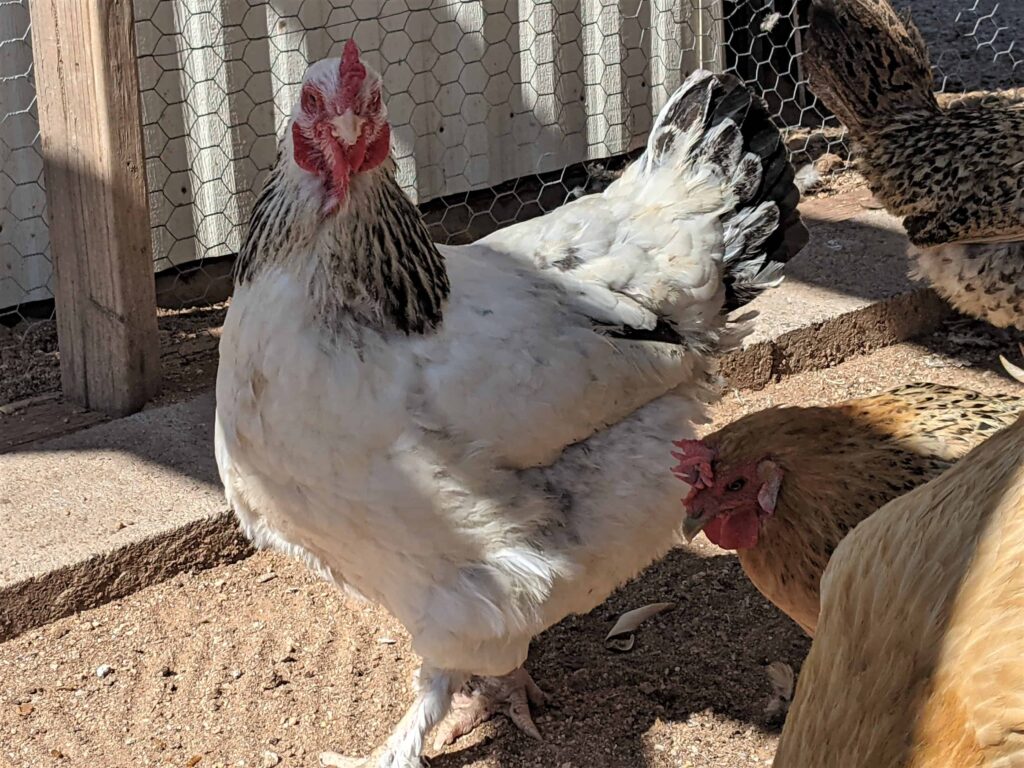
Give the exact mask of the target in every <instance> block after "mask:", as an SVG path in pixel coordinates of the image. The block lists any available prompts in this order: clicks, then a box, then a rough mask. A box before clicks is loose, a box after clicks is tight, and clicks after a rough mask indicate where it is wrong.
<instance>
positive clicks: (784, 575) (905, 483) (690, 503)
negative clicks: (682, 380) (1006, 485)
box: [676, 384, 1024, 636]
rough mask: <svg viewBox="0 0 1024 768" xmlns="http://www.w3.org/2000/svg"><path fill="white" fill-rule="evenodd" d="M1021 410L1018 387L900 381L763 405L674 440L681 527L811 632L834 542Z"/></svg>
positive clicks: (1022, 402) (1023, 403)
mask: <svg viewBox="0 0 1024 768" xmlns="http://www.w3.org/2000/svg"><path fill="white" fill-rule="evenodd" d="M1020 413H1024V399H1021V398H1018V397H1012V396H1008V395H982V394H979V393H977V392H973V391H971V390H968V389H960V388H957V387H947V386H942V385H939V384H909V385H906V386H902V387H899V388H897V389H893V390H890V391H888V392H883V393H881V394H877V395H873V396H871V397H865V398H862V399H858V400H850V401H848V402H845V403H840V404H838V405H834V406H829V407H817V408H798V407H790V408H769V409H767V410H763V411H760V412H758V413H753V414H750V415H749V416H744V417H743V418H741V419H738V420H737V421H735V422H733V423H732V424H729V425H727V426H725V427H723V428H722V429H720V430H718V431H717V432H715V433H713V434H711V435H709V436H708V437H706V438H704V439H703V440H683V441H680V442H679V443H678V446H679V453H678V454H677V457H678V458H679V459H680V466H679V467H678V468H677V470H676V471H677V473H678V474H679V475H680V476H681V477H682V479H684V480H687V481H692V490H691V492H690V495H689V496H688V497H687V498H686V501H685V504H686V506H687V519H686V521H685V523H684V526H683V527H684V532H685V534H686V536H687V537H688V538H690V539H692V538H693V537H694V536H696V535H697V533H698V532H699V531H701V530H703V531H704V533H705V535H706V536H707V537H708V538H709V539H710V540H711V541H712V542H713V543H715V544H717V545H719V546H721V547H724V548H726V549H735V550H736V551H737V555H738V557H739V560H740V563H741V564H742V566H743V570H744V572H745V573H746V574H747V576H748V577H749V578H750V580H751V582H753V584H754V586H756V587H757V588H758V589H759V590H760V591H761V593H762V594H763V595H764V596H765V597H767V598H768V599H769V600H771V601H772V602H773V603H775V605H777V606H778V607H779V608H780V609H781V610H782V611H784V612H785V613H786V614H787V615H789V616H790V618H792V619H793V620H794V621H795V622H796V623H797V624H799V625H800V626H801V627H802V628H803V629H804V631H805V632H807V634H809V635H812V636H813V635H814V633H815V628H816V626H817V623H818V607H819V595H818V590H819V584H820V581H821V575H822V573H823V572H824V570H825V567H826V565H828V561H829V558H830V557H831V555H832V553H833V551H835V548H836V547H837V546H838V545H839V543H840V542H841V541H842V540H843V538H844V537H845V536H846V535H847V534H848V533H849V532H850V531H851V530H853V528H854V527H855V526H856V525H857V524H859V523H860V522H861V521H862V520H864V519H865V518H867V517H868V516H870V515H871V514H873V513H874V512H875V511H876V510H877V509H878V508H879V507H881V506H882V505H883V504H885V503H886V502H888V501H889V500H891V499H893V498H896V497H897V496H900V495H902V494H904V493H907V492H908V491H910V490H912V489H914V488H916V487H917V486H919V485H922V484H923V483H925V482H927V481H929V480H931V479H932V478H935V477H937V476H939V475H940V474H942V473H943V472H944V471H945V470H946V469H948V468H949V467H950V466H951V465H952V464H953V463H955V462H956V461H957V460H958V459H959V458H961V457H962V456H964V455H965V454H967V452H968V451H970V450H971V449H972V448H973V447H974V446H976V445H978V444H979V443H980V442H982V441H983V440H984V439H986V438H987V437H989V436H990V435H992V434H994V433H996V432H997V431H999V430H1000V429H1003V428H1004V427H1006V426H1008V425H1010V424H1012V423H1013V422H1014V421H1016V419H1017V415H1018V414H1020Z"/></svg>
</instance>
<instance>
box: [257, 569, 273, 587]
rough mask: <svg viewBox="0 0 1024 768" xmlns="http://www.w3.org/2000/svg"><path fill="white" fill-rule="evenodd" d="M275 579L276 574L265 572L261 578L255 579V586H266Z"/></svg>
mask: <svg viewBox="0 0 1024 768" xmlns="http://www.w3.org/2000/svg"><path fill="white" fill-rule="evenodd" d="M276 578H277V574H276V573H274V572H273V571H267V572H266V573H264V574H263V575H262V576H259V577H258V578H257V579H256V583H257V584H266V583H267V582H268V581H273V580H274V579H276Z"/></svg>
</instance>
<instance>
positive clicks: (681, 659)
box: [0, 545, 807, 768]
mask: <svg viewBox="0 0 1024 768" xmlns="http://www.w3.org/2000/svg"><path fill="white" fill-rule="evenodd" d="M716 552H717V551H713V548H712V547H710V546H709V545H703V546H701V547H697V548H695V549H693V550H683V549H680V550H678V551H675V552H673V553H672V554H671V555H670V556H669V557H668V558H667V559H666V560H664V561H663V562H662V563H660V564H659V565H657V566H656V567H654V568H652V569H651V570H650V571H649V572H648V573H647V574H646V575H645V576H644V577H643V579H642V580H638V581H636V582H634V583H633V584H631V585H629V586H627V587H626V588H624V589H622V590H620V591H619V592H617V593H616V594H615V595H614V596H613V597H612V598H611V599H610V600H609V601H608V602H607V603H606V604H605V605H603V606H601V607H600V608H598V609H597V610H595V611H594V612H593V613H591V614H590V615H588V616H586V617H579V618H571V619H568V620H566V621H564V622H562V623H561V624H559V625H558V626H557V627H555V628H553V629H552V630H550V631H549V632H546V633H545V634H544V635H542V636H540V637H539V638H537V640H536V641H535V643H534V646H533V649H532V651H531V654H530V661H529V662H528V667H529V668H530V670H531V672H532V673H533V675H534V677H535V678H536V679H537V680H538V681H539V683H540V684H541V685H542V686H543V687H544V688H545V689H546V690H547V691H548V692H549V693H551V694H553V697H554V698H553V701H552V703H551V704H550V705H549V706H548V707H547V708H546V709H545V710H544V711H543V713H541V714H540V717H539V718H538V724H539V727H540V728H541V730H542V731H543V733H544V736H545V738H546V742H545V743H543V744H537V743H534V742H532V741H531V740H529V739H528V738H526V737H524V736H521V735H520V734H519V733H518V732H514V731H513V730H512V729H511V728H510V727H509V725H508V724H507V723H506V722H504V721H503V720H497V721H495V722H493V723H491V724H488V725H487V726H485V727H484V728H483V729H481V730H480V731H478V732H477V733H476V734H473V735H472V736H469V737H466V738H465V739H463V740H462V741H461V742H459V743H457V744H455V745H454V746H453V747H452V748H451V749H450V750H449V751H448V753H447V754H445V755H443V756H442V757H440V758H438V759H436V760H435V761H433V765H434V766H435V767H436V768H456V766H467V767H468V766H478V767H479V768H484V767H486V768H497V766H509V767H511V766H554V767H555V768H564V766H567V765H568V766H575V767H576V768H582V767H583V766H608V767H609V768H616V767H618V766H622V768H626V767H627V766H629V768H637V766H652V768H653V767H657V768H660V767H662V766H665V767H666V768H667V766H694V768H696V767H697V766H707V767H708V768H718V767H721V768H726V767H727V766H728V767H729V768H734V767H735V766H741V765H765V764H768V763H769V762H770V760H771V756H772V754H773V753H774V744H775V728H776V726H775V725H773V724H772V723H770V722H769V721H768V717H767V716H766V715H765V714H764V706H765V703H766V701H767V699H768V696H769V693H770V685H769V683H768V680H767V678H766V676H765V674H764V671H763V668H764V666H765V665H766V664H767V663H768V662H770V661H775V660H781V661H785V662H787V663H790V664H793V665H798V664H799V663H800V660H801V659H802V658H803V656H804V654H805V653H806V650H807V641H806V640H805V639H804V638H802V636H801V634H800V632H799V630H798V629H797V628H796V627H795V626H794V625H792V624H791V623H790V622H789V620H788V619H786V618H785V617H784V616H782V615H781V614H779V613H778V612H777V611H776V610H775V609H774V608H773V607H772V606H770V605H769V604H767V603H766V602H765V601H764V600H763V599H762V598H761V597H760V595H759V594H758V593H757V592H755V591H754V590H753V588H751V587H750V586H749V584H748V582H747V581H746V579H745V578H743V576H742V573H741V571H740V568H739V566H738V564H737V563H736V561H735V559H734V558H732V557H730V556H725V555H721V554H717V553H716ZM269 574H274V575H273V576H272V577H271V576H270V575H269ZM661 600H672V601H675V602H677V606H678V607H677V608H676V609H675V610H674V611H671V612H669V613H666V614H662V615H660V616H658V617H656V618H655V619H652V620H650V621H649V622H648V623H647V624H645V625H644V626H643V627H642V629H641V631H640V633H639V636H638V639H637V644H636V646H635V648H634V649H633V651H631V652H630V653H628V654H616V653H613V652H610V651H607V650H605V648H604V644H603V637H604V635H605V634H606V633H607V631H608V629H609V628H610V627H611V625H612V623H613V622H614V620H615V618H616V617H617V615H618V614H619V613H620V612H622V611H624V610H628V609H630V608H635V607H637V606H639V605H642V604H644V603H647V602H653V601H661ZM415 666H416V659H415V657H414V656H413V654H412V653H411V651H410V650H409V646H408V640H407V637H406V635H405V634H404V632H403V630H402V629H401V627H400V626H399V625H398V624H397V623H396V622H395V621H394V620H393V619H392V618H391V617H390V616H388V615H387V614H385V613H384V612H382V611H380V610H378V609H376V608H373V607H371V606H368V605H365V604H360V603H357V602H355V601H353V600H351V599H347V598H345V597H343V596H342V595H341V594H340V593H339V592H338V591H337V590H336V589H334V588H332V587H331V586H329V585H327V584H325V583H323V582H321V581H319V580H316V579H315V578H313V577H312V576H310V575H309V574H308V573H307V572H306V570H305V569H304V568H303V567H302V566H299V565H297V564H295V563H293V562H291V561H288V560H286V559H284V558H282V557H278V556H275V555H269V554H260V555H257V556H255V557H253V558H251V559H249V560H247V561H245V562H243V563H240V564H237V565H234V566H227V567H223V568H216V569H213V570H210V571H206V572H203V573H200V574H195V575H187V576H181V577H177V578H175V579H173V580H171V581H169V582H166V583H164V584H161V585H158V586H156V587H152V588H149V589H146V590H143V591H141V592H139V593H137V594H136V595H133V596H132V597H129V598H126V599H124V600H120V601H117V602H115V603H111V604H109V605H107V606H104V607H102V608H99V609H96V610H93V611H88V612H86V613H83V614H80V615H79V616H76V617H73V618H69V619H65V620H62V621H58V622H56V623H54V624H52V625H49V626H47V627H45V628H44V629H41V630H39V631H34V632H30V633H28V634H26V635H23V636H22V637H20V638H17V639H15V640H12V641H10V642H8V643H6V644H4V645H2V646H0V678H2V679H3V681H4V684H3V686H2V690H0V732H2V733H3V734H4V737H3V739H2V744H3V746H2V751H0V756H2V757H4V758H7V759H9V760H11V761H12V762H13V764H14V765H15V766H18V767H19V768H20V767H21V766H33V768H36V767H38V766H51V765H52V766H97V765H103V766H109V767H110V768H114V767H115V766H139V765H155V766H195V765H198V766H217V765H220V766H223V767H225V768H226V766H241V765H246V766H260V765H263V764H264V763H263V760H264V759H266V760H267V761H268V762H272V761H273V758H272V757H270V756H267V755H265V753H268V752H272V753H274V755H276V756H277V757H278V758H280V760H281V762H280V765H282V766H315V765H316V764H317V758H316V756H317V754H318V752H319V751H320V750H323V749H328V748H330V749H335V750H342V751H348V752H354V753H361V752H364V751H366V750H369V749H370V748H371V747H373V746H374V745H375V744H376V743H377V742H378V741H380V740H382V739H383V738H384V737H385V736H386V734H387V733H388V730H389V728H390V727H391V726H392V725H393V724H394V723H395V722H396V721H397V720H398V718H399V717H400V716H401V713H402V709H403V707H404V706H405V705H406V704H408V702H409V700H410V699H409V697H410V680H411V675H412V672H413V670H414V668H415ZM101 675H102V676H101Z"/></svg>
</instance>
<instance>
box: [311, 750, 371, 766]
mask: <svg viewBox="0 0 1024 768" xmlns="http://www.w3.org/2000/svg"><path fill="white" fill-rule="evenodd" d="M320 765H321V766H323V768H364V766H366V765H367V758H365V757H346V756H345V755H339V754H338V753H337V752H321V753H320Z"/></svg>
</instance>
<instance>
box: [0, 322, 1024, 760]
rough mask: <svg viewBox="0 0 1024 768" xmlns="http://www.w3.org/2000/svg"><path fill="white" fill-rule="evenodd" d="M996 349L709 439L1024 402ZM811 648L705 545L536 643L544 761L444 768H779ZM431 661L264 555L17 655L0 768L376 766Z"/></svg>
mask: <svg viewBox="0 0 1024 768" xmlns="http://www.w3.org/2000/svg"><path fill="white" fill-rule="evenodd" d="M987 333H988V335H986V332H985V331H984V330H983V329H979V328H976V327H975V326H973V325H971V324H960V325H959V326H954V327H952V328H948V329H946V332H945V335H944V336H941V337H940V336H936V337H934V338H930V339H924V340H922V341H921V342H919V343H914V344H901V345H898V346H895V347H891V348H887V349H884V350H881V351H879V352H876V353H874V354H872V355H869V356H865V357H860V358H855V359H853V360H850V361H848V362H846V363H844V364H842V365H840V366H838V367H836V368H834V369H830V370H826V371H817V372H811V373H805V374H799V375H797V376H793V377H791V378H788V379H786V380H784V381H782V382H781V383H778V384H774V385H772V386H769V387H767V388H765V389H764V390H761V391H759V392H755V393H751V392H727V393H726V395H725V397H724V398H723V399H722V401H721V402H720V403H719V404H718V405H717V406H716V408H715V410H714V423H715V424H723V423H726V422H728V421H729V420H731V419H733V418H736V417H738V416H740V415H742V414H744V413H749V412H751V411H753V410H757V409H760V408H764V407H767V406H770V405H779V404H787V403H800V404H817V403H828V402H835V401H838V400H842V399H845V398H848V397H854V396H859V395H863V394H867V393H870V392H875V391H878V390H880V389H883V388H885V387H889V386H893V385H896V384H899V383H904V382H908V381H915V380H917V381H921V380H926V381H938V382H944V383H950V384H959V385H963V386H969V387H973V388H975V389H979V390H981V391H985V392H998V391H1001V392H1021V391H1024V390H1022V388H1021V387H1020V385H1017V384H1016V383H1014V382H1012V381H1010V380H1009V379H1008V378H1007V377H1005V376H1004V375H1001V374H1000V373H999V372H997V371H996V370H992V369H990V368H986V367H985V366H986V365H988V363H990V362H992V361H993V359H994V356H995V354H996V352H997V351H998V350H999V349H1001V348H1002V347H999V346H998V345H997V342H996V341H995V340H994V339H993V338H992V336H993V335H992V334H991V332H987ZM657 601H671V602H674V603H676V608H675V610H673V611H671V612H669V613H665V614H662V615H660V616H658V617H656V618H654V619H652V620H650V621H649V622H648V623H647V624H645V625H644V626H643V627H642V628H641V630H640V632H639V634H638V637H637V643H636V646H635V647H634V649H633V650H632V651H631V652H629V653H626V654H619V653H615V652H611V651H609V650H607V649H606V648H605V647H604V643H603V638H604V635H605V634H606V633H607V631H608V630H609V629H610V627H611V625H612V623H613V622H614V620H615V618H616V617H617V616H618V615H619V614H620V613H621V612H622V611H625V610H628V609H631V608H635V607H638V606H640V605H644V604H647V603H650V602H657ZM807 648H808V642H807V640H806V639H805V638H804V637H803V636H802V634H801V632H800V631H799V630H798V629H797V628H796V627H795V625H793V624H791V623H790V622H789V620H788V619H787V618H785V617H784V616H782V615H781V614H780V613H779V612H778V611H776V610H775V609H774V608H773V607H772V606H771V605H769V604H767V603H766V602H765V601H764V600H763V599H762V598H761V596H760V595H759V594H758V593H757V592H756V591H755V590H754V589H753V588H752V587H751V586H750V585H749V584H748V582H747V581H746V579H745V577H744V576H743V574H742V571H741V569H740V568H739V565H738V564H737V562H736V560H735V558H733V557H732V556H731V555H727V554H725V553H722V552H721V551H720V550H717V549H716V548H714V547H712V546H711V545H709V544H707V543H706V542H705V541H704V540H703V539H700V540H698V542H697V543H696V544H695V546H694V547H692V548H680V549H678V550H675V551H674V552H673V553H672V554H671V555H670V556H669V557H668V558H666V559H665V560H664V561H662V562H661V563H659V564H657V565H655V566H654V567H652V568H651V569H649V570H648V572H647V573H645V574H644V575H642V576H641V577H640V578H638V579H637V580H636V581H634V582H633V583H632V584H630V585H628V586H626V587H625V588H624V589H622V590H620V591H619V592H618V593H616V594H615V595H613V597H612V598H611V599H610V600H609V601H608V602H607V603H606V604H604V605H602V606H600V607H599V608H597V609H596V610H594V611H593V612H592V613H591V614H589V615H588V616H585V617H578V618H570V619H567V620H566V621H564V622H562V623H561V624H559V625H558V626H556V627H555V628H553V629H552V630H550V631H548V632H546V633H545V634H544V635H542V636H540V637H539V638H537V640H536V641H535V643H534V647H533V649H532V652H531V656H530V661H529V662H528V667H529V669H530V670H531V672H532V673H533V675H534V677H535V678H536V679H537V680H538V681H539V683H540V684H541V686H542V687H544V688H545V689H546V690H547V691H548V692H549V693H551V694H552V695H553V701H552V702H551V704H550V705H549V706H548V707H547V708H546V710H544V711H543V712H542V713H541V714H540V717H539V719H538V724H539V726H540V728H541V730H542V732H543V733H544V735H545V738H546V741H545V742H544V743H543V744H537V743H534V742H532V741H531V740H529V739H527V738H526V737H524V736H522V735H520V734H519V733H517V732H515V731H513V730H512V729H511V728H510V727H509V725H508V724H507V722H505V721H504V720H503V719H498V720H496V721H494V722H492V723H490V724H488V725H487V726H485V727H484V728H483V729H481V730H480V731H478V732H477V733H476V734H473V735H472V736H469V737H466V738H464V739H463V740H462V741H461V742H459V743H457V744H455V745H454V746H453V747H452V748H451V749H449V750H448V751H447V752H446V753H445V754H443V755H441V756H439V757H437V758H436V759H435V760H434V762H433V764H434V765H435V766H437V767H438V768H470V767H471V766H473V767H476V768H499V767H500V768H512V767H514V766H551V767H552V768H571V767H575V768H584V767H591V766H594V767H604V766H607V768H620V767H621V768H627V766H628V767H629V768H644V767H645V766H649V767H650V768H662V767H664V768H667V767H668V766H682V767H690V768H736V767H737V766H755V765H767V764H770V761H771V758H772V755H773V752H774V748H775V743H776V738H777V733H778V728H779V723H778V722H777V720H776V719H774V718H772V717H771V716H769V715H768V714H766V712H765V705H766V703H767V701H768V698H769V695H770V692H771V687H770V684H769V681H768V679H767V677H766V675H765V672H764V667H765V665H767V664H768V663H770V662H773V661H782V662H785V663H787V664H790V665H792V666H793V667H794V668H797V669H798V668H799V664H800V662H801V660H802V659H803V656H804V655H805V653H806V651H807ZM415 663H416V660H415V658H414V656H413V655H412V654H411V652H410V650H409V647H408V643H407V638H406V636H405V634H404V632H403V631H402V629H401V628H400V627H399V626H398V625H397V624H396V623H395V622H394V620H392V619H391V618H390V617H389V616H387V615H386V614H384V613H383V612H381V611H379V610H377V609H375V608H373V607H372V606H368V605H366V604H362V603H359V602H356V601H354V600H351V599H347V598H344V597H343V596H342V595H341V594H339V593H338V592H337V591H336V590H335V589H333V588H332V587H330V586H329V585H327V584H325V583H322V582H320V581H318V580H316V579H314V578H313V577H312V576H310V575H308V574H307V573H306V571H305V570H304V569H303V568H302V567H300V566H298V565H296V564H295V563H292V562H290V561H288V560H286V559H284V558H282V557H279V556H276V555H270V554H259V555H257V556H255V557H253V558H250V559H249V560H247V561H244V562H242V563H238V564H236V565H233V566H227V567H223V568H217V569H213V570H210V571H205V572H202V573H197V574H189V575H183V576H180V577H177V578H175V579H173V580H172V581H169V582H166V583H164V584H160V585H157V586H154V587H151V588H149V589H146V590H143V591H141V592H139V593H137V594H135V595H132V596H131V597H128V598H126V599H123V600H120V601H117V602H115V603H111V604H109V605H106V606H103V607H101V608H98V609H96V610H92V611H89V612H87V613H83V614H80V615H78V616H74V617H70V618H68V619H65V620H62V621H58V622H56V623H54V624H52V625H49V626H47V627H44V628H42V629H40V630H37V631H32V632H29V633H27V634H25V635H22V636H21V637H19V638H15V639H14V640H11V641H9V642H7V643H5V644H3V645H0V764H3V760H4V759H5V758H6V759H7V760H9V761H10V762H11V764H12V765H13V766H16V767H17V768H22V767H23V766H24V767H27V766H31V767H32V768H37V767H41V766H109V767H110V768H115V767H118V766H126V767H127V766H197V765H198V766H210V767H213V766H222V767H223V768H227V766H264V765H266V766H271V765H282V766H289V767H290V766H315V765H316V755H317V754H318V752H319V751H320V750H322V749H325V748H330V749H335V750H342V751H349V752H355V753H359V752H361V751H364V750H368V749H369V748H371V747H372V746H373V745H375V744H376V743H377V742H378V741H379V740H381V739H382V738H383V737H384V736H385V735H386V734H387V732H388V729H389V727H390V726H391V725H392V724H393V723H394V722H396V721H397V719H398V718H399V717H400V715H401V712H402V710H403V707H404V706H405V705H406V704H407V703H408V701H409V696H410V687H409V683H410V676H411V674H412V671H413V669H414V667H415ZM104 667H106V668H109V670H108V669H105V668H104ZM98 671H100V672H101V673H105V674H104V676H99V675H98V674H97V672H98Z"/></svg>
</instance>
